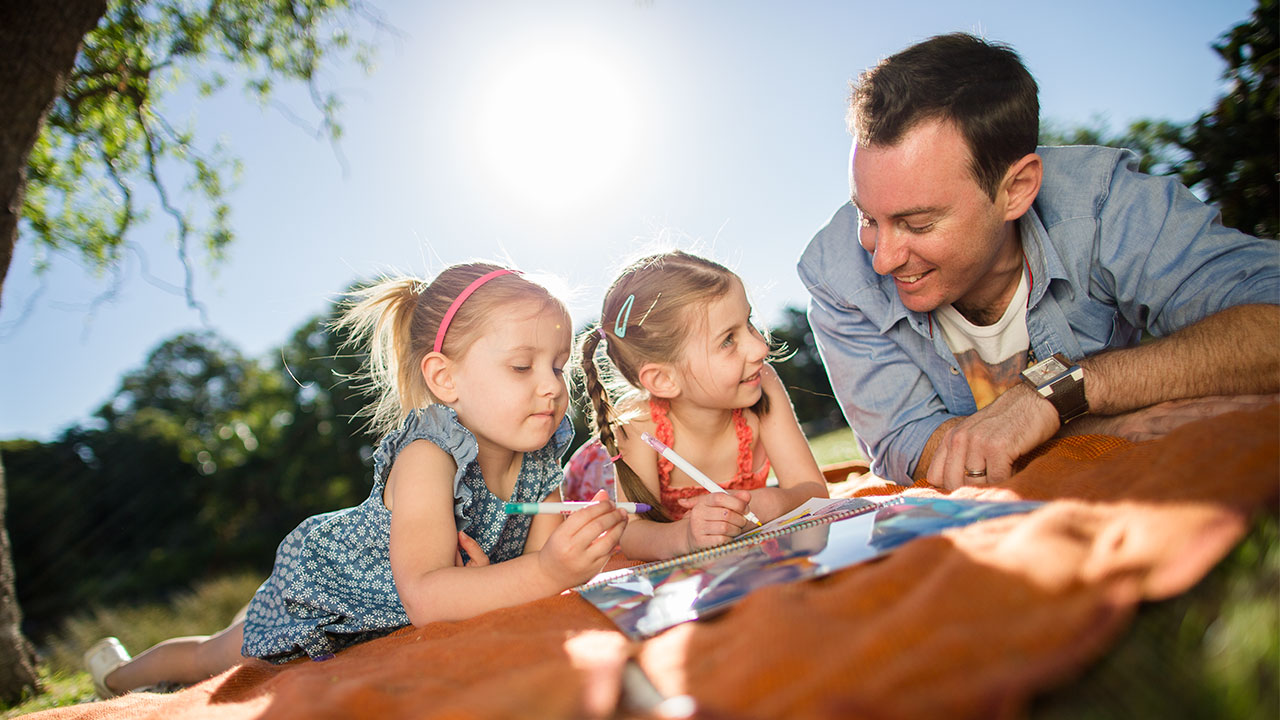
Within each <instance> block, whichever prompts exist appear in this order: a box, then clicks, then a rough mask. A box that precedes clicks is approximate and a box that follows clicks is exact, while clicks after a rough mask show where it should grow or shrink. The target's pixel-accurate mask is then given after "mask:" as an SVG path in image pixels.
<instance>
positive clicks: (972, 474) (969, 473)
mask: <svg viewBox="0 0 1280 720" xmlns="http://www.w3.org/2000/svg"><path fill="white" fill-rule="evenodd" d="M964 476H965V477H986V476H987V471H986V470H969V469H966V470H965V471H964Z"/></svg>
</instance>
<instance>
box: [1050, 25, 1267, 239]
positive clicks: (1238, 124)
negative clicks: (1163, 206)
mask: <svg viewBox="0 0 1280 720" xmlns="http://www.w3.org/2000/svg"><path fill="white" fill-rule="evenodd" d="M1278 7H1280V0H1258V4H1257V6H1256V7H1255V8H1254V10H1253V14H1252V16H1251V17H1250V19H1249V20H1247V21H1245V22H1242V23H1240V24H1239V25H1236V26H1235V27H1233V28H1231V29H1230V30H1228V31H1227V32H1225V33H1223V35H1222V36H1221V38H1220V39H1219V40H1218V42H1217V43H1215V44H1214V45H1213V49H1214V51H1215V52H1217V53H1218V55H1219V56H1221V57H1222V59H1223V60H1224V61H1226V63H1227V68H1226V70H1224V71H1223V73H1222V77H1223V79H1224V80H1225V81H1226V84H1227V87H1228V90H1227V92H1226V94H1224V95H1223V96H1222V97H1220V98H1218V100H1217V102H1216V103H1215V104H1214V107H1213V109H1212V110H1210V111H1208V112H1206V113H1204V114H1203V115H1201V116H1200V117H1199V118H1197V119H1196V120H1195V121H1193V122H1191V123H1189V124H1187V125H1179V124H1176V123H1172V122H1169V121H1165V120H1139V121H1137V122H1134V123H1132V124H1131V125H1130V126H1129V127H1128V128H1127V129H1126V130H1125V131H1123V132H1120V133H1113V132H1111V131H1110V130H1109V129H1108V128H1107V127H1106V124H1105V122H1103V121H1096V122H1095V123H1093V125H1091V126H1087V127H1077V128H1069V129H1065V130H1064V129H1061V128H1058V127H1055V126H1054V125H1052V124H1051V123H1045V124H1042V125H1041V130H1040V142H1041V144H1043V145H1109V146H1112V147H1125V148H1129V149H1131V150H1134V151H1136V152H1137V153H1139V155H1141V157H1142V160H1141V163H1140V165H1139V168H1140V169H1141V170H1142V171H1143V172H1150V173H1158V174H1164V175H1177V176H1178V177H1179V179H1181V180H1182V182H1183V184H1185V185H1186V186H1187V187H1189V188H1191V189H1192V190H1193V191H1195V192H1196V193H1197V194H1199V195H1200V196H1201V197H1202V198H1204V199H1205V200H1207V201H1208V202H1211V203H1213V204H1214V205H1216V206H1217V207H1218V208H1219V210H1221V212H1222V222H1223V224H1225V225H1227V226H1230V227H1233V228H1236V229H1238V230H1241V231H1243V232H1247V233H1249V234H1250V235H1256V236H1257V237H1264V238H1276V237H1277V234H1278V233H1280V79H1278V78H1280V11H1278Z"/></svg>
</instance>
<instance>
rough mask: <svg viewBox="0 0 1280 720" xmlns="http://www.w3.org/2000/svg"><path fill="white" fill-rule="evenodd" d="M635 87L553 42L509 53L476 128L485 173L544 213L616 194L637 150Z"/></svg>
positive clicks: (596, 55) (614, 68)
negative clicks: (614, 192) (609, 193)
mask: <svg viewBox="0 0 1280 720" xmlns="http://www.w3.org/2000/svg"><path fill="white" fill-rule="evenodd" d="M637 112H638V109H637V107H636V93H635V88H634V87H633V83H631V82H629V81H628V78H627V75H626V73H624V72H623V71H622V70H621V69H620V68H619V67H618V65H617V64H616V63H614V62H612V61H611V60H610V58H609V57H607V56H606V55H605V54H603V53H601V52H598V51H591V50H589V49H588V48H586V47H575V46H570V45H564V44H562V43H556V44H554V45H545V46H538V47H531V48H528V49H526V50H525V51H523V52H516V53H512V54H511V55H509V56H507V58H506V59H505V61H504V62H502V64H501V65H500V67H499V68H498V69H497V70H496V72H495V73H494V79H493V81H492V83H491V84H487V90H486V91H485V93H484V95H483V96H482V98H481V102H480V105H479V109H478V114H477V118H476V120H477V122H476V124H475V126H474V128H475V132H476V136H475V140H476V142H477V143H478V149H479V155H480V161H481V164H482V166H483V170H484V171H485V172H484V176H485V177H486V178H490V179H491V180H492V181H493V182H495V183H496V184H497V185H498V186H499V189H500V190H501V191H502V194H503V197H504V198H506V199H509V200H510V201H512V202H514V203H516V204H518V205H522V206H525V207H526V208H527V209H530V210H535V211H540V212H542V213H545V214H549V215H557V214H562V213H564V212H566V211H571V210H574V209H577V208H580V207H583V206H585V205H586V204H587V203H590V202H593V201H595V200H597V199H598V198H599V197H600V196H601V195H603V194H605V193H608V192H611V191H617V190H618V189H619V188H620V186H621V183H622V179H623V176H624V173H625V170H626V167H627V164H628V163H629V162H630V161H631V160H632V158H633V156H634V154H635V148H636V146H637V139H636V131H637V127H638V125H639V123H638V118H637Z"/></svg>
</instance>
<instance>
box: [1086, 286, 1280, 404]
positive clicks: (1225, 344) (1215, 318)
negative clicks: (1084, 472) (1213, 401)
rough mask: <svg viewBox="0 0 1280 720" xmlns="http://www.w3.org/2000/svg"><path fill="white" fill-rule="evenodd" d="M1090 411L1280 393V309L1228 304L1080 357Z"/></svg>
mask: <svg viewBox="0 0 1280 720" xmlns="http://www.w3.org/2000/svg"><path fill="white" fill-rule="evenodd" d="M1080 366H1081V367H1082V368H1084V371H1085V396H1086V398H1087V399H1088V401H1089V412H1090V413H1093V414H1095V415H1116V414H1119V413H1123V412H1128V411H1131V410H1136V409H1138V408H1144V407H1148V406H1150V405H1155V404H1156V403H1160V402H1165V401H1167V400H1178V399H1182V398H1193V397H1204V396H1207V395H1248V394H1263V393H1274V392H1277V391H1280V306H1276V305H1241V306H1237V307H1232V308H1227V309H1226V310H1223V311H1221V312H1219V313H1216V314H1214V315H1211V316H1209V317H1207V318H1205V319H1204V320H1201V321H1200V322H1197V323H1195V324H1193V325H1189V326H1187V327H1185V328H1183V329H1182V330H1179V331H1178V332H1176V333H1173V334H1171V335H1169V336H1168V337H1165V338H1162V339H1160V340H1156V341H1154V342H1149V343H1145V344H1143V345H1139V346H1137V347H1133V348H1125V349H1123V350H1113V351H1110V352H1105V353H1101V354H1099V355H1095V356H1093V357H1089V358H1085V359H1083V360H1081V361H1080Z"/></svg>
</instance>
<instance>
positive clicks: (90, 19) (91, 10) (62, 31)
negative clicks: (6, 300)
mask: <svg viewBox="0 0 1280 720" xmlns="http://www.w3.org/2000/svg"><path fill="white" fill-rule="evenodd" d="M106 10H107V3H106V0H58V1H57V2H30V0H25V1H24V0H0V298H2V297H3V293H4V279H5V276H6V275H7V274H8V272H9V264H10V263H11V262H12V261H13V248H14V245H15V244H16V243H17V240H18V218H19V217H20V216H21V214H22V193H23V187H24V185H25V183H26V170H27V156H28V155H29V154H30V153H31V148H32V146H34V145H35V141H36V138H37V137H38V136H39V134H40V126H41V124H42V123H43V122H44V118H45V115H46V114H47V113H48V112H49V108H50V107H51V106H52V105H53V101H54V99H55V98H57V97H58V94H59V93H60V92H61V90H62V83H63V80H64V79H65V78H66V75H67V73H68V72H70V71H71V68H72V67H73V65H74V63H75V58H76V53H78V52H79V50H80V41H81V40H82V39H83V38H84V36H85V33H87V32H89V31H90V30H92V29H93V27H94V26H95V25H97V24H98V20H100V19H101V18H102V16H103V14H104V13H106ZM4 510H5V490H4V465H3V463H0V701H2V702H5V703H9V704H12V703H15V702H17V701H19V700H21V699H22V697H23V695H24V694H25V693H27V692H30V691H34V690H35V689H36V687H37V684H36V672H35V662H34V653H33V652H32V649H31V644H30V643H29V642H27V639H26V638H25V637H23V635H22V628H21V622H22V611H21V609H20V608H19V607H18V597H17V595H16V594H15V592H14V577H13V556H12V555H11V553H10V551H9V532H8V530H7V529H6V525H5V524H4V517H5V516H4Z"/></svg>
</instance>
